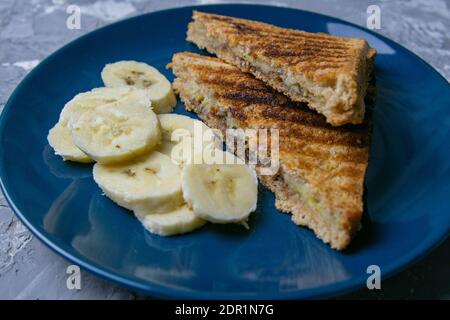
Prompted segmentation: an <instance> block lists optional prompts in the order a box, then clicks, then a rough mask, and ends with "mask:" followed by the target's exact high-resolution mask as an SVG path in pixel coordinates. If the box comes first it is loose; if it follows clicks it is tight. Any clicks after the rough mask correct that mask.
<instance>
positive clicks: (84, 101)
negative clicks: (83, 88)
mask: <svg viewBox="0 0 450 320" xmlns="http://www.w3.org/2000/svg"><path fill="white" fill-rule="evenodd" d="M130 96H133V97H135V99H138V100H139V101H141V102H140V103H142V104H145V105H147V106H150V105H151V102H150V97H149V96H148V94H147V93H146V92H145V91H144V90H137V89H135V88H131V87H123V88H95V89H92V90H91V91H87V92H83V93H79V94H77V95H76V96H75V97H74V98H73V99H72V100H70V101H69V102H67V103H66V105H65V106H64V108H63V109H62V111H61V115H60V118H59V119H60V120H64V121H68V122H69V126H70V124H71V123H74V122H76V121H77V120H78V119H79V118H80V116H81V115H82V114H83V113H84V112H86V111H88V110H92V109H94V108H97V107H99V106H102V105H105V104H110V103H115V102H118V101H120V100H122V99H124V98H127V97H130Z"/></svg>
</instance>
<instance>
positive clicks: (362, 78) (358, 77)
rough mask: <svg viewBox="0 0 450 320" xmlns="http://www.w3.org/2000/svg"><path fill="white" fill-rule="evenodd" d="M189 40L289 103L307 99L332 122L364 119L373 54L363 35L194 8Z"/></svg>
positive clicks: (344, 122)
mask: <svg viewBox="0 0 450 320" xmlns="http://www.w3.org/2000/svg"><path fill="white" fill-rule="evenodd" d="M187 40H188V41H192V42H193V43H195V44H196V45H197V46H198V47H200V48H201V49H206V50H207V51H209V52H210V53H212V54H215V55H217V56H218V57H219V58H221V59H223V60H225V61H226V62H228V63H230V64H233V65H234V66H236V67H238V68H239V69H240V70H241V71H244V72H250V73H252V74H253V75H254V76H255V77H256V78H258V79H260V80H262V81H264V82H265V83H266V84H267V85H269V86H271V87H272V88H274V89H276V90H277V91H279V92H281V93H284V94H285V95H287V96H288V97H289V98H291V99H292V100H293V101H297V102H306V103H307V104H308V106H309V107H310V108H311V109H313V110H316V111H317V112H319V113H321V114H323V115H324V116H325V118H326V120H327V122H328V123H330V124H331V125H333V126H340V125H343V124H347V123H351V124H360V123H362V122H363V119H364V111H365V104H364V97H365V93H366V90H367V86H368V79H369V75H370V73H371V69H372V60H373V58H374V56H375V53H376V51H375V50H374V49H372V48H370V47H369V45H368V44H367V42H366V40H364V39H356V38H352V39H350V38H342V37H336V36H331V35H328V34H324V33H309V32H304V31H299V30H293V29H285V28H279V27H276V26H273V25H270V24H266V23H261V22H256V21H251V20H244V19H237V18H233V17H227V16H221V15H216V14H208V13H202V12H198V11H194V13H193V21H192V22H191V23H189V26H188V33H187Z"/></svg>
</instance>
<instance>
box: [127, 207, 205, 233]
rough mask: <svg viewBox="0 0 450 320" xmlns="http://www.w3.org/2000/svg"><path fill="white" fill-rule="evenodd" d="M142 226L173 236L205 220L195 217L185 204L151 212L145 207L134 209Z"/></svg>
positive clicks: (190, 229) (198, 225) (192, 228)
mask: <svg viewBox="0 0 450 320" xmlns="http://www.w3.org/2000/svg"><path fill="white" fill-rule="evenodd" d="M134 213H135V215H136V217H137V218H138V220H139V221H141V223H142V224H143V225H144V227H145V228H146V229H147V230H148V231H150V232H151V233H154V234H157V235H160V236H173V235H176V234H183V233H188V232H191V231H194V230H195V229H198V228H200V227H202V226H203V225H204V224H205V223H206V221H205V220H203V219H201V218H199V217H197V216H196V215H195V214H194V213H193V212H192V210H191V209H189V207H188V206H187V205H183V206H182V207H180V208H177V209H175V210H173V211H170V212H164V213H152V212H151V211H150V212H149V211H148V210H146V209H139V210H134Z"/></svg>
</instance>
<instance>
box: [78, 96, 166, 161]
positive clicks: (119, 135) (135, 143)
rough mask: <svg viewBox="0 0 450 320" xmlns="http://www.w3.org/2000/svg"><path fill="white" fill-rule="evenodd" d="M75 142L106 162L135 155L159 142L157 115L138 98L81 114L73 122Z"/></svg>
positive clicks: (122, 159) (85, 150) (95, 158)
mask: <svg viewBox="0 0 450 320" xmlns="http://www.w3.org/2000/svg"><path fill="white" fill-rule="evenodd" d="M72 138H73V142H74V144H75V145H76V146H77V147H78V148H80V149H81V150H82V151H83V152H85V153H86V154H87V155H88V156H89V157H91V158H92V159H94V160H96V161H97V162H100V163H103V164H108V163H114V162H120V161H125V160H129V159H132V158H135V157H137V156H139V155H141V154H143V153H145V152H147V151H149V150H151V149H153V148H154V147H155V146H156V145H158V144H159V143H160V142H161V130H160V127H159V121H158V117H157V116H156V114H155V113H154V112H153V111H152V110H151V109H150V108H149V107H148V106H147V105H146V104H144V103H142V101H141V100H140V99H139V97H136V96H134V95H130V96H128V97H126V98H124V99H121V100H119V101H117V102H114V103H110V104H106V105H102V106H99V107H97V108H95V109H92V110H89V111H87V112H85V113H83V114H82V115H81V116H80V118H79V119H78V121H76V123H73V124H72Z"/></svg>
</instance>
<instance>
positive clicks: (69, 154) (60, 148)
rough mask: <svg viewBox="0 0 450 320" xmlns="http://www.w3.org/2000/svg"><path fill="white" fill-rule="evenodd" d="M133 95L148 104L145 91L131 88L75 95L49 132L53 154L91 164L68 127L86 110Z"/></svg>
mask: <svg viewBox="0 0 450 320" xmlns="http://www.w3.org/2000/svg"><path fill="white" fill-rule="evenodd" d="M130 95H134V96H136V97H139V99H141V100H142V103H146V104H150V103H151V102H150V98H149V97H148V96H147V94H146V92H145V91H140V90H137V89H133V88H115V89H111V88H96V89H93V90H91V91H88V92H83V93H80V94H77V95H76V96H75V97H74V98H73V99H71V100H70V101H69V102H67V103H66V104H65V106H64V108H63V109H62V111H61V114H60V117H59V121H58V123H57V124H56V125H55V126H54V127H53V128H52V129H51V130H50V132H49V134H48V137H47V140H48V142H49V144H50V146H51V147H52V148H53V149H54V150H55V153H56V154H58V155H60V156H61V157H63V159H64V160H70V161H76V162H92V160H91V159H90V158H89V157H88V156H87V155H86V154H85V153H84V152H83V151H81V150H80V149H79V148H78V147H77V146H76V145H75V144H74V143H73V141H72V136H71V131H70V126H71V123H73V122H76V121H77V120H78V119H79V117H80V116H81V115H82V114H83V113H84V112H86V111H87V110H92V109H94V108H96V107H98V106H100V105H104V104H108V103H112V102H117V101H118V100H120V99H123V98H125V97H127V96H130Z"/></svg>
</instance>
